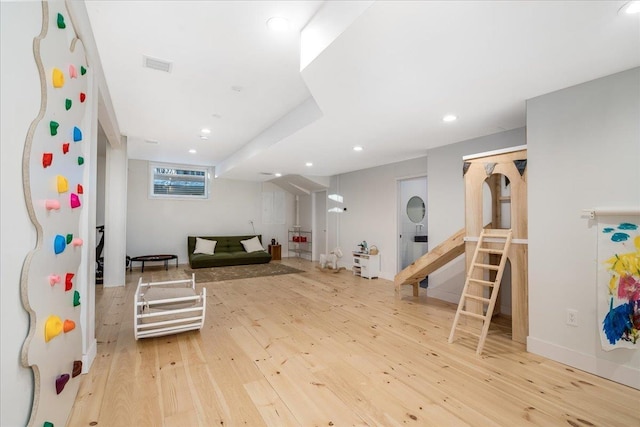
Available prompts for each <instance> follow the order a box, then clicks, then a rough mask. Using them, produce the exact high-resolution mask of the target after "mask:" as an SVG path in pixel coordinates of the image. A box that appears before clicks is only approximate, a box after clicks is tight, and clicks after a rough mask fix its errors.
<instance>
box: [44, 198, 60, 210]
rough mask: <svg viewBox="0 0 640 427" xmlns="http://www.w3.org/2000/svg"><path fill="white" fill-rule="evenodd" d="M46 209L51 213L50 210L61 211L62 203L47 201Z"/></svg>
mask: <svg viewBox="0 0 640 427" xmlns="http://www.w3.org/2000/svg"><path fill="white" fill-rule="evenodd" d="M44 207H45V208H46V209H47V210H48V211H50V210H56V211H57V210H58V209H60V201H58V200H54V199H49V200H45V202H44Z"/></svg>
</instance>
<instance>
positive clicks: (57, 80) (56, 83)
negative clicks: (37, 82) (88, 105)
mask: <svg viewBox="0 0 640 427" xmlns="http://www.w3.org/2000/svg"><path fill="white" fill-rule="evenodd" d="M62 86H64V74H62V71H61V70H60V69H59V68H54V69H53V87H62Z"/></svg>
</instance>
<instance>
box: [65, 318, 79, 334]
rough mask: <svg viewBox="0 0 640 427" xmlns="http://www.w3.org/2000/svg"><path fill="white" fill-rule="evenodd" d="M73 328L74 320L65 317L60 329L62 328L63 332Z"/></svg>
mask: <svg viewBox="0 0 640 427" xmlns="http://www.w3.org/2000/svg"><path fill="white" fill-rule="evenodd" d="M75 328H76V322H74V321H73V320H69V319H66V320H65V321H64V325H63V326H62V329H63V330H64V333H65V334H66V333H67V332H69V331H73V330H74V329H75Z"/></svg>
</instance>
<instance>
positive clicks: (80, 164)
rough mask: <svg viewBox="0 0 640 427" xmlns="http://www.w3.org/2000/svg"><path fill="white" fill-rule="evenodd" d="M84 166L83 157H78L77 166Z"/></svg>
mask: <svg viewBox="0 0 640 427" xmlns="http://www.w3.org/2000/svg"><path fill="white" fill-rule="evenodd" d="M83 164H84V157H82V156H78V166H82V165H83Z"/></svg>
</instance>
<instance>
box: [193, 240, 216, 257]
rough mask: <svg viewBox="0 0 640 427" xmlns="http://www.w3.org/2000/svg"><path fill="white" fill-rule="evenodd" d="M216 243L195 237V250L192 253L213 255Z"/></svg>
mask: <svg viewBox="0 0 640 427" xmlns="http://www.w3.org/2000/svg"><path fill="white" fill-rule="evenodd" d="M216 243H218V242H217V241H215V240H209V239H201V238H200V237H196V248H195V249H194V250H193V253H194V254H206V255H213V253H214V251H215V249H216Z"/></svg>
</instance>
